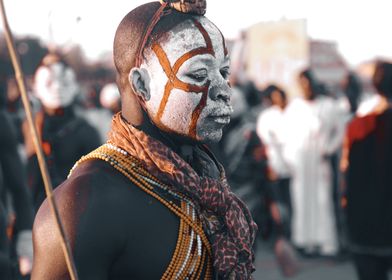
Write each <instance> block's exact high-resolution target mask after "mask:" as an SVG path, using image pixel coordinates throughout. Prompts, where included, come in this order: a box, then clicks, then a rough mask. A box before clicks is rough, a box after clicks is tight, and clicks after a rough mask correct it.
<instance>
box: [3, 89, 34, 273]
mask: <svg viewBox="0 0 392 280" xmlns="http://www.w3.org/2000/svg"><path fill="white" fill-rule="evenodd" d="M6 88H7V87H6V81H0V193H1V199H0V279H12V278H11V277H12V276H11V275H13V274H14V273H15V272H16V271H15V270H14V268H16V267H17V265H16V263H15V262H14V261H13V260H12V259H11V256H13V255H14V253H13V251H14V250H15V253H16V257H17V259H18V260H17V262H18V263H19V268H20V272H21V274H22V275H26V274H29V273H30V271H31V268H32V262H33V246H32V245H33V244H32V234H31V228H32V224H33V206H32V203H31V197H30V194H29V192H28V188H27V182H26V173H25V170H24V166H23V164H22V160H21V158H20V156H19V153H18V149H17V145H18V142H17V133H16V129H15V127H14V126H13V122H12V119H11V117H10V115H9V113H8V112H7V111H6ZM7 194H10V195H11V198H12V206H13V209H14V211H15V216H16V220H15V224H13V222H12V221H10V220H11V216H12V215H11V214H10V213H8V211H6V208H8V207H6V205H5V204H6V201H5V199H4V198H5V197H6V195H7ZM7 227H8V229H7ZM14 247H15V248H14ZM14 276H15V275H14Z"/></svg>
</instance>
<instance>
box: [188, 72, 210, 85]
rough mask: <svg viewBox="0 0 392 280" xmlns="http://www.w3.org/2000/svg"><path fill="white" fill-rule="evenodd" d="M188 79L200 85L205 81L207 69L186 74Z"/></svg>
mask: <svg viewBox="0 0 392 280" xmlns="http://www.w3.org/2000/svg"><path fill="white" fill-rule="evenodd" d="M186 76H188V77H189V78H191V79H192V80H194V81H196V82H198V83H201V82H204V81H205V80H206V79H207V76H208V74H207V69H200V70H197V71H194V72H191V73H188V74H186Z"/></svg>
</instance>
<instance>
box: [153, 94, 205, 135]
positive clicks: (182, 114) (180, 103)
mask: <svg viewBox="0 0 392 280" xmlns="http://www.w3.org/2000/svg"><path fill="white" fill-rule="evenodd" d="M200 99H201V94H196V93H190V92H184V91H182V90H178V89H173V90H172V92H171V95H170V97H169V100H168V102H167V105H166V108H165V110H164V113H163V115H162V120H161V121H162V123H163V124H164V125H165V126H167V127H169V128H171V129H173V130H176V131H177V132H178V133H181V134H185V135H188V134H189V128H190V125H191V122H192V113H193V111H194V110H195V108H196V106H197V104H199V102H200Z"/></svg>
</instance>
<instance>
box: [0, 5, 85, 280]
mask: <svg viewBox="0 0 392 280" xmlns="http://www.w3.org/2000/svg"><path fill="white" fill-rule="evenodd" d="M0 8H1V11H0V12H1V15H2V19H3V20H2V21H3V28H4V34H5V39H6V42H7V47H8V51H9V54H10V57H11V60H12V65H13V67H14V70H15V77H16V81H17V83H18V88H19V91H20V94H21V96H22V101H23V107H24V109H25V111H26V117H27V121H28V124H29V127H30V132H31V134H32V136H33V142H34V147H35V151H36V154H37V158H38V163H39V167H40V169H41V174H42V178H43V182H44V186H45V192H46V197H47V200H48V203H49V205H50V209H51V212H52V214H53V217H54V220H55V222H56V227H57V229H58V232H59V234H60V243H61V247H62V249H63V253H64V257H65V261H66V263H67V267H68V271H69V275H70V277H71V279H72V280H77V279H78V276H77V273H76V268H75V263H74V261H73V257H72V254H71V249H70V245H69V242H68V239H67V238H66V236H65V230H64V227H63V225H62V223H61V220H60V214H59V210H58V208H57V205H56V202H55V200H54V197H53V187H52V182H51V181H50V177H49V173H48V168H47V166H46V162H45V158H44V154H43V152H42V147H41V144H40V140H39V138H38V133H37V129H36V127H35V124H34V120H33V114H32V112H31V111H32V110H31V107H30V102H29V99H28V97H27V92H26V85H25V80H24V75H23V72H22V69H21V66H20V61H19V57H18V54H17V52H16V48H15V42H14V39H13V36H12V33H11V30H10V27H9V25H8V20H7V15H6V13H5V8H4V3H3V0H0Z"/></svg>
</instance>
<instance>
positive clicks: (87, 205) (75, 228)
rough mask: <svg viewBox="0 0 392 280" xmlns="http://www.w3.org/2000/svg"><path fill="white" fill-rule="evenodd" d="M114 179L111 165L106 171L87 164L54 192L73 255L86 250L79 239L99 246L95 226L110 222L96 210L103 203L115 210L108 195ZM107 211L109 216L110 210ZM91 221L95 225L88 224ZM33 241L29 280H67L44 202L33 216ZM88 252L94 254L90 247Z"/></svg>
mask: <svg viewBox="0 0 392 280" xmlns="http://www.w3.org/2000/svg"><path fill="white" fill-rule="evenodd" d="M117 176H118V175H116V173H113V172H111V169H110V166H109V168H107V164H105V163H103V162H102V163H101V162H100V161H96V162H87V163H86V164H84V165H83V166H81V167H80V168H78V169H77V170H76V172H75V174H73V175H72V176H71V177H70V178H69V179H67V180H66V181H65V182H64V183H63V184H61V185H60V186H58V187H57V188H56V189H55V191H54V198H55V202H56V205H57V208H58V210H59V214H60V218H61V223H62V225H63V227H64V230H65V234H66V236H67V239H68V241H69V243H70V246H71V249H72V251H73V253H74V254H84V251H87V248H86V249H85V248H84V246H85V244H81V245H79V244H77V243H78V240H80V239H84V238H92V239H96V242H97V243H100V241H101V240H99V239H98V237H97V236H96V233H97V230H96V228H97V227H99V224H98V223H99V222H101V223H107V224H109V223H110V221H111V220H110V217H109V216H108V217H105V216H102V215H101V214H100V211H99V207H100V205H102V201H107V202H106V204H107V205H109V204H112V205H113V207H108V208H113V209H114V204H115V203H116V202H115V200H114V199H111V198H110V196H109V195H108V194H109V193H110V188H113V185H115V184H118V182H113V180H117V181H118V180H119V178H117ZM119 197H121V196H119ZM111 200H112V201H111ZM107 212H108V213H110V210H108V211H107ZM112 215H115V214H112ZM86 217H87V218H86ZM90 221H96V222H95V224H91V225H90V224H89V223H90ZM109 226H112V224H109ZM81 229H82V230H81ZM86 229H87V230H86ZM86 236H87V237H86ZM33 241H34V251H35V252H34V258H35V261H34V267H33V274H32V277H33V278H32V279H54V278H51V277H53V275H56V277H55V279H68V278H67V275H68V274H67V268H66V263H65V259H64V256H63V252H62V247H61V242H60V235H59V232H58V228H57V223H56V221H55V219H54V216H53V213H52V209H51V206H50V204H49V203H48V201H47V200H45V201H44V203H43V204H42V205H41V207H40V209H39V210H38V212H37V215H36V217H35V221H34V226H33ZM103 243H104V242H103ZM106 243H107V242H106ZM106 243H105V244H106ZM76 244H77V245H76ZM88 250H89V252H91V253H92V254H93V253H94V251H93V250H91V249H90V248H89V249H88ZM57 277H58V278H57Z"/></svg>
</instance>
